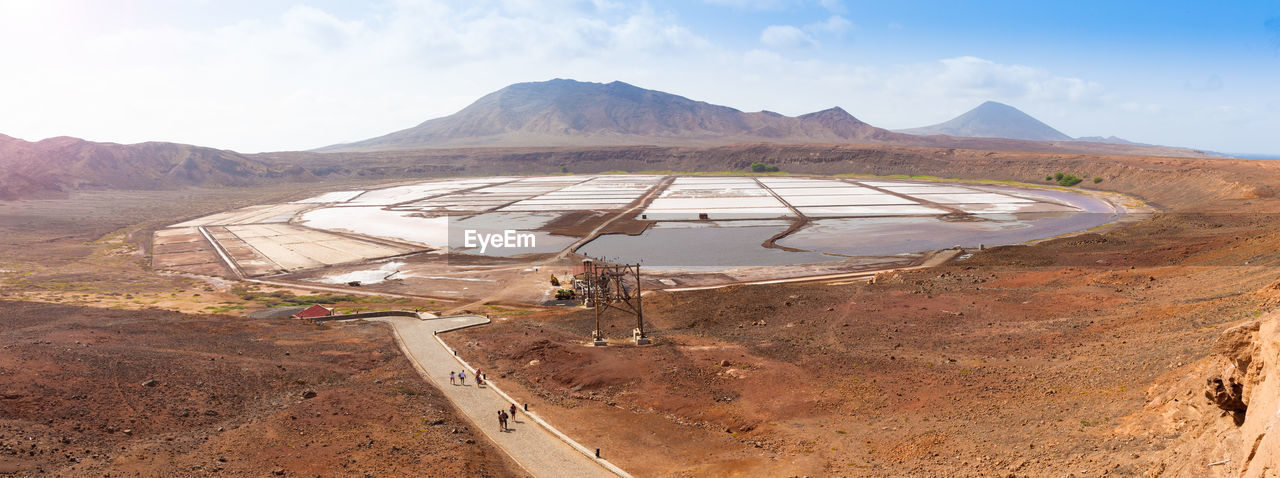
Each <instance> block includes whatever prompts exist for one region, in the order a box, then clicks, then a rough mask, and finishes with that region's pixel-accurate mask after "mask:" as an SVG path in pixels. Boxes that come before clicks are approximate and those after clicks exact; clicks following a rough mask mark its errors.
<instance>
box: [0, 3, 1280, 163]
mask: <svg viewBox="0 0 1280 478" xmlns="http://www.w3.org/2000/svg"><path fill="white" fill-rule="evenodd" d="M0 42H3V44H5V45H11V46H14V47H11V48H8V49H6V51H5V53H4V55H5V56H6V65H7V66H10V67H11V68H7V69H8V71H9V72H10V73H7V74H4V75H0V110H3V111H5V112H6V114H4V115H0V133H4V134H8V135H11V136H16V137H20V138H24V139H29V140H38V139H42V138H45V137H50V136H57V135H71V136H78V137H84V138H87V139H92V140H98V141H115V142H125V143H128V142H139V141H147V140H162V141H178V142H185V143H194V144H201V145H208V146H215V147H221V148H228V149H235V150H238V151H245V152H257V151H273V150H290V149H308V148H314V147H318V146H322V145H326V144H332V143H338V142H345V141H351V140H357V139H363V138H367V137H371V136H376V135H380V134H383V133H386V132H390V131H393V130H397V129H402V128H405V127H409V126H412V125H414V124H417V123H419V122H421V121H423V120H426V119H430V118H434V117H439V116H443V115H447V114H450V113H452V112H454V111H457V110H458V109H460V108H462V107H464V106H466V105H467V104H468V103H470V102H471V101H473V100H475V99H476V98H478V97H480V96H482V95H484V94H485V93H488V92H491V91H493V90H496V89H498V88H501V87H502V86H505V85H507V84H510V83H515V82H521V81H541V80H546V79H550V78H556V77H560V78H574V79H579V80H584V81H601V82H607V81H613V80H621V81H626V82H628V83H632V84H635V85H638V86H641V87H645V88H652V89H658V90H663V91H668V92H671V93H676V94H680V95H684V96H687V97H690V98H693V99H699V100H705V101H708V102H712V103H718V104H724V105H728V106H732V107H735V108H739V109H742V110H747V111H756V110H760V109H769V110H773V111H777V112H780V113H783V114H788V115H797V114H803V113H807V112H811V111H816V110H820V109H824V108H828V107H831V106H840V107H843V108H844V109H846V110H848V111H849V112H851V113H852V114H854V115H855V116H857V117H859V118H860V119H862V120H864V121H867V122H869V123H872V124H874V125H877V126H881V127H886V128H906V127H913V126H922V125H926V124H931V123H936V122H940V121H944V120H946V119H949V118H950V117H953V116H955V115H958V114H960V113H963V112H964V111H966V110H968V109H970V108H972V107H974V106H976V105H977V104H979V103H981V102H982V101H985V100H996V101H1001V102H1004V103H1008V104H1011V105H1013V106H1015V107H1018V108H1020V109H1022V110H1023V111H1026V112H1027V113H1029V114H1031V115H1033V116H1035V117H1037V118H1039V119H1041V120H1042V121H1045V122H1047V123H1049V124H1050V125H1052V126H1054V127H1056V128H1058V129H1059V130H1062V131H1063V132H1065V133H1067V134H1069V135H1073V136H1097V135H1101V136H1107V135H1116V136H1120V137H1123V138H1126V139H1130V140H1133V141H1140V142H1148V143H1158V144H1169V145H1176V146H1188V147H1195V148H1204V149H1211V150H1215V151H1227V152H1240V153H1262V154H1280V135H1277V134H1276V132H1277V131H1280V2H1275V1H1272V2H1217V3H1211V2H1177V1H1163V2H1137V1H1132V2H1114V1H1111V2H1086V1H1074V2H1047V1H1045V2H1041V1H1033V2H1027V1H1021V2H1011V1H1010V2H980V1H966V2H959V1H935V2H905V1H904V2H883V1H879V2H858V1H848V0H845V1H841V0H807V1H806V0H704V1H698V0H685V1H676V0H650V1H647V2H627V1H620V0H473V1H467V2H451V1H435V0H388V1H378V2H369V3H360V2H353V1H336V0H335V1H320V2H290V1H269V0H267V1H247V0H228V1H215V0H196V1H191V2H170V1H163V0H121V1H119V2H98V1H92V0H65V1H64V0H44V1H39V0H37V1H28V0H0Z"/></svg>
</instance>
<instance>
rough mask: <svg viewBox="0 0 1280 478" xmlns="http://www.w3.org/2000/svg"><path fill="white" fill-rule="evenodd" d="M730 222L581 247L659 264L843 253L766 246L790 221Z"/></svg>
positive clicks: (765, 261)
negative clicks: (741, 224) (795, 250)
mask: <svg viewBox="0 0 1280 478" xmlns="http://www.w3.org/2000/svg"><path fill="white" fill-rule="evenodd" d="M729 222H733V221H726V223H721V224H719V225H712V226H707V227H689V226H687V225H686V226H685V227H651V228H649V229H647V230H645V231H644V233H642V234H640V235H638V236H627V235H622V234H606V235H603V236H600V237H598V238H596V239H595V240H593V241H591V242H589V243H587V244H586V245H585V246H583V247H582V248H581V249H579V250H578V252H579V253H581V254H584V255H587V256H590V257H595V258H597V259H602V260H605V261H609V262H625V263H631V264H635V263H639V264H641V265H643V266H645V267H653V268H659V269H662V268H682V267H718V268H727V267H741V266H769V265H790V264H806V263H814V262H827V261H833V260H840V259H843V258H841V257H836V256H828V255H824V254H817V253H812V252H788V251H784V250H781V249H766V248H764V247H761V246H760V244H761V243H763V242H764V241H765V240H767V239H769V238H770V237H773V236H774V235H775V234H778V233H780V232H782V231H785V230H787V227H788V226H787V224H786V223H785V222H779V223H777V224H776V225H746V226H738V227H735V226H731V225H727V223H729ZM744 222H745V221H744ZM750 222H754V223H758V221H750ZM704 224H709V223H704ZM717 226H718V227H717Z"/></svg>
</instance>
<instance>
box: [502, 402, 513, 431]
mask: <svg viewBox="0 0 1280 478" xmlns="http://www.w3.org/2000/svg"><path fill="white" fill-rule="evenodd" d="M507 410H510V411H511V413H510V414H508V413H507ZM507 410H498V431H503V432H505V431H509V430H511V427H508V426H507V420H515V419H516V405H515V404H514V403H513V404H511V408H508V409H507Z"/></svg>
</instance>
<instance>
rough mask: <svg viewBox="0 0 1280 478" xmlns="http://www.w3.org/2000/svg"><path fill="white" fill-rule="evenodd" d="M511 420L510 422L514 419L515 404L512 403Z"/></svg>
mask: <svg viewBox="0 0 1280 478" xmlns="http://www.w3.org/2000/svg"><path fill="white" fill-rule="evenodd" d="M511 419H512V420H515V419H516V404H514V403H513V404H511Z"/></svg>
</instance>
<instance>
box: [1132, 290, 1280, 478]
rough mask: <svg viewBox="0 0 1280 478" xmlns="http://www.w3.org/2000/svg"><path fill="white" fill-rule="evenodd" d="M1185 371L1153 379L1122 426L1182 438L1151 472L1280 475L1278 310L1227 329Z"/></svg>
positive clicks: (1279, 318) (1161, 455)
mask: <svg viewBox="0 0 1280 478" xmlns="http://www.w3.org/2000/svg"><path fill="white" fill-rule="evenodd" d="M1277 286H1280V284H1277ZM1272 289H1276V287H1272ZM1187 372H1188V371H1187V370H1180V371H1178V372H1177V373H1175V374H1171V375H1170V376H1168V377H1165V378H1164V379H1162V380H1160V381H1158V382H1156V384H1155V385H1153V386H1152V387H1151V389H1150V391H1149V392H1148V394H1149V399H1150V402H1149V403H1148V405H1147V408H1146V409H1145V410H1144V411H1143V413H1140V414H1138V415H1136V416H1134V417H1133V418H1132V420H1131V423H1130V424H1129V425H1128V426H1127V427H1125V428H1123V430H1125V431H1128V432H1130V433H1149V432H1150V431H1151V430H1158V431H1160V432H1163V433H1168V434H1177V435H1181V436H1182V437H1183V439H1182V440H1180V441H1179V442H1178V443H1177V444H1175V445H1174V446H1171V447H1169V448H1168V449H1166V450H1164V451H1163V452H1162V453H1161V454H1160V458H1161V459H1160V461H1161V462H1162V463H1161V464H1160V465H1157V467H1156V468H1155V469H1154V470H1153V471H1155V472H1158V473H1161V474H1163V475H1165V476H1187V477H1199V476H1221V477H1227V476H1240V477H1275V476H1280V312H1272V313H1270V314H1268V315H1266V316H1264V317H1263V318H1261V319H1259V320H1252V321H1247V322H1245V323H1243V324H1241V325H1238V326H1236V327H1233V328H1231V329H1228V330H1227V331H1226V332H1224V333H1223V334H1222V336H1221V337H1219V338H1218V340H1217V341H1216V342H1214V344H1213V354H1212V355H1210V356H1209V357H1206V358H1205V359H1203V360H1200V361H1199V362H1197V363H1196V364H1195V365H1194V366H1192V367H1191V368H1190V370H1189V372H1190V373H1187ZM1208 464H1212V465H1208Z"/></svg>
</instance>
